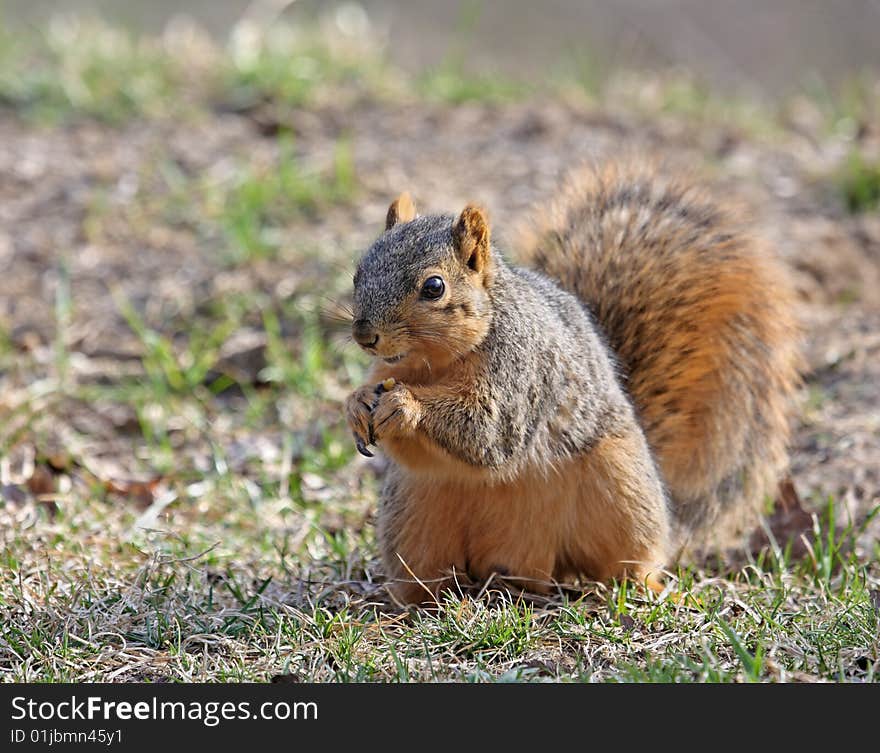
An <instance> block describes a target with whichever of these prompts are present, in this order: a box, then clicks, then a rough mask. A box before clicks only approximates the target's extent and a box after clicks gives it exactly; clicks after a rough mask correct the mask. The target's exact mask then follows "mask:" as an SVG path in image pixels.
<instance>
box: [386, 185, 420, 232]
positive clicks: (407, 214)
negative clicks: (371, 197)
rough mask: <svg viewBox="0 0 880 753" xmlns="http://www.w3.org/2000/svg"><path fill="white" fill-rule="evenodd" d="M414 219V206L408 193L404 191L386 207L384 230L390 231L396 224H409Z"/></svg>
mask: <svg viewBox="0 0 880 753" xmlns="http://www.w3.org/2000/svg"><path fill="white" fill-rule="evenodd" d="M415 218H416V205H415V204H413V201H412V197H411V196H410V195H409V192H408V191H404V192H403V193H402V194H400V196H398V197H397V198H396V199H395V200H394V201H392V202H391V206H390V207H388V214H387V215H385V229H386V230H391V228H393V227H394V226H395V225H396V224H397V223H398V222H409V221H410V220H414V219H415Z"/></svg>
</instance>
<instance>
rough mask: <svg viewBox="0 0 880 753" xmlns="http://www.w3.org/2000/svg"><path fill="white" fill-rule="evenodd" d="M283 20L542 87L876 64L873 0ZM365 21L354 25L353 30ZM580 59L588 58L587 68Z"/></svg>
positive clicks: (629, 2) (422, 3)
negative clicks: (549, 82)
mask: <svg viewBox="0 0 880 753" xmlns="http://www.w3.org/2000/svg"><path fill="white" fill-rule="evenodd" d="M265 5H266V6H273V7H274V9H276V10H275V12H279V13H280V12H283V14H284V17H285V18H288V19H291V20H295V19H297V18H303V17H311V18H314V17H315V16H316V15H317V14H319V13H326V12H328V11H329V12H332V11H333V8H337V7H343V8H346V7H347V8H348V12H349V14H350V15H351V16H352V17H353V18H358V17H359V16H360V15H361V14H362V13H364V14H366V18H368V19H369V21H370V22H371V23H372V24H373V25H374V26H375V27H376V29H378V30H381V31H380V34H379V37H380V38H381V39H382V40H383V43H384V45H385V47H386V50H387V53H388V56H389V58H390V59H391V60H392V61H393V62H394V63H395V64H396V65H400V66H402V67H405V68H415V69H416V70H423V69H425V68H428V67H431V66H436V65H438V64H440V63H442V62H443V61H444V60H445V59H446V57H447V55H448V54H449V52H450V49H451V48H453V47H454V46H456V45H459V44H461V42H462V35H463V34H467V35H469V39H468V40H467V42H468V44H467V49H466V53H467V55H466V57H467V67H468V68H469V69H472V70H474V71H476V70H485V69H486V68H489V69H490V70H494V71H496V72H499V73H506V74H509V75H516V76H520V77H524V78H526V79H528V80H536V81H540V80H542V79H543V78H544V76H545V75H546V73H547V72H548V71H551V70H553V69H554V68H559V67H562V68H564V67H566V66H570V65H572V64H577V63H578V58H581V57H582V56H584V55H588V56H589V58H590V62H591V63H593V64H596V65H599V66H601V68H602V69H603V70H605V71H609V70H613V69H618V68H627V69H632V68H636V69H643V68H648V69H656V68H658V67H673V66H674V67H682V68H688V69H691V70H693V71H695V72H697V73H698V74H699V75H700V76H701V77H704V78H705V79H706V80H707V81H710V82H712V83H713V84H715V85H719V86H724V87H727V88H731V87H733V88H736V89H742V88H746V89H748V90H751V91H752V92H753V93H763V94H765V95H767V96H776V95H781V94H787V93H791V92H792V91H795V90H797V89H799V88H800V87H802V86H804V85H805V84H808V83H810V81H811V79H812V80H813V81H814V82H815V81H821V82H823V83H824V84H826V85H830V86H834V85H836V84H839V83H840V82H841V81H842V80H845V79H846V78H848V77H850V76H852V74H853V73H854V72H857V71H862V70H864V69H870V68H873V69H874V70H876V69H877V68H878V66H880V45H878V43H877V38H878V32H880V3H878V2H877V0H843V2H833V3H832V2H824V1H823V0H774V1H773V2H762V1H761V0H741V1H740V2H730V0H614V2H603V1H602V0H545V1H544V2H541V3H535V2H529V1H528V0H506V1H504V2H497V1H496V2H491V1H489V0H486V1H484V2H479V0H455V1H452V2H432V0H410V1H407V0H365V1H364V2H361V3H360V4H358V5H353V4H351V3H335V2H327V1H326V0H325V1H324V2H321V0H297V1H296V2H285V0H280V1H279V2H274V3H266V4H265ZM3 6H4V7H5V8H6V13H5V16H6V19H7V21H8V22H9V23H10V24H13V25H17V26H28V25H30V26H31V27H34V26H39V25H40V24H41V23H43V22H44V21H45V20H46V19H47V18H48V17H50V16H51V15H52V14H53V13H57V12H59V11H64V12H74V13H89V14H92V15H98V16H100V17H102V18H105V19H107V20H108V21H111V22H113V23H117V24H124V25H125V26H127V27H129V28H132V29H136V30H139V31H148V32H153V33H156V32H158V31H160V30H161V29H162V28H164V26H165V24H167V22H168V21H169V20H170V19H171V18H173V17H175V16H179V15H181V14H186V15H188V16H190V17H191V18H192V19H194V20H195V21H197V22H198V23H199V24H200V25H202V26H204V28H205V29H207V30H209V31H210V32H211V33H212V34H214V35H216V36H218V37H225V36H226V35H227V34H228V33H229V30H230V29H231V27H232V26H233V25H234V24H235V23H236V22H237V21H238V20H239V19H240V18H241V16H242V14H243V13H244V12H245V11H246V10H247V9H248V7H249V6H250V7H253V4H252V3H249V2H246V1H245V0H183V1H182V2H175V1H174V0H156V1H155V2H147V1H146V0H144V1H143V2H137V1H135V2H114V1H113V0H103V1H100V0H61V1H59V0H55V1H54V2H53V1H52V0H33V1H28V0H5V2H4V3H3ZM357 22H358V21H355V23H357ZM581 62H582V61H581Z"/></svg>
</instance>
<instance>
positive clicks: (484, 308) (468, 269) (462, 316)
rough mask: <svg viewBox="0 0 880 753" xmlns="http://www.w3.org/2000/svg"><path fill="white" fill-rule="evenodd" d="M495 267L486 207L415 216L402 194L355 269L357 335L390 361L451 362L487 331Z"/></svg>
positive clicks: (432, 364)
mask: <svg viewBox="0 0 880 753" xmlns="http://www.w3.org/2000/svg"><path fill="white" fill-rule="evenodd" d="M493 267H494V260H493V258H492V251H491V247H490V235H489V223H488V220H487V218H486V213H485V212H484V211H483V210H482V209H480V208H479V207H476V206H473V205H468V206H467V207H465V209H464V211H462V213H461V214H460V215H459V216H458V217H452V216H449V215H429V216H424V217H417V216H416V211H415V207H414V206H413V203H412V200H411V199H410V197H409V194H406V193H404V194H402V195H401V196H400V197H399V198H398V199H396V200H395V201H394V202H393V203H392V204H391V206H390V207H389V208H388V216H387V219H386V224H385V232H384V233H383V234H382V236H381V237H380V238H379V239H378V240H377V241H376V242H375V243H373V245H372V246H371V247H370V248H369V250H368V251H367V252H366V253H365V254H364V256H363V258H362V259H361V260H360V263H359V264H358V267H357V272H356V273H355V275H354V323H353V325H352V332H353V335H354V339H355V341H356V342H357V343H358V344H359V345H360V346H361V347H362V348H363V349H364V350H366V351H367V352H368V353H370V354H371V355H373V356H376V357H378V358H381V359H383V360H384V361H385V362H386V363H388V364H396V363H400V364H401V365H404V366H409V367H412V368H419V367H420V366H427V367H428V369H429V370H431V369H434V367H435V366H441V365H443V364H448V363H450V362H452V361H453V360H455V359H456V358H458V357H460V356H463V355H465V354H466V353H468V352H470V351H471V350H473V349H474V348H475V347H476V346H477V345H479V344H480V342H482V340H483V338H484V337H485V336H486V333H487V331H488V329H489V322H490V321H491V300H490V297H489V291H488V288H489V285H490V283H491V280H492V272H493Z"/></svg>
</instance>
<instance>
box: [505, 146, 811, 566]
mask: <svg viewBox="0 0 880 753" xmlns="http://www.w3.org/2000/svg"><path fill="white" fill-rule="evenodd" d="M644 165H645V163H643V166H641V167H639V166H638V165H632V166H619V165H608V166H605V167H603V168H598V169H596V168H590V169H583V170H581V171H579V172H577V173H575V174H573V175H572V176H571V177H570V178H569V180H568V182H567V183H566V184H565V185H564V187H563V188H562V189H561V191H560V193H559V194H558V196H557V198H556V199H555V200H554V201H553V202H552V204H551V205H550V206H549V207H548V208H544V209H542V210H540V211H538V212H537V213H536V216H535V217H534V218H532V220H531V221H530V222H529V223H528V224H527V225H525V226H524V227H523V228H522V229H521V231H520V233H519V234H518V241H519V243H518V250H519V252H520V254H521V256H522V257H524V258H523V260H524V261H525V262H526V263H530V264H531V265H533V266H534V267H536V268H538V269H540V270H542V271H544V272H545V273H546V274H548V275H550V276H551V277H553V278H555V279H556V280H558V281H559V282H560V283H561V284H562V286H563V287H565V288H566V289H568V290H569V291H571V292H573V293H575V294H576V295H578V296H579V297H580V298H581V299H582V300H583V301H584V302H585V303H586V304H587V305H588V306H589V307H590V308H591V309H592V311H593V313H594V315H595V317H596V319H597V321H598V322H599V324H600V325H601V327H602V328H603V329H604V331H605V333H606V335H607V337H608V340H609V343H610V345H611V346H612V348H613V349H614V351H615V352H616V353H617V356H618V358H619V360H620V364H621V370H622V374H623V378H624V380H625V383H626V386H627V388H628V390H629V393H630V394H631V396H632V398H633V400H634V402H635V404H636V407H637V409H638V411H639V414H640V418H641V421H642V425H643V427H644V429H645V432H646V434H647V437H648V441H649V443H650V445H651V447H652V448H653V451H654V453H655V457H656V458H657V461H658V464H659V466H660V469H661V472H662V474H663V476H664V479H665V481H666V484H667V487H668V489H669V491H670V494H671V497H672V500H673V504H674V510H675V516H676V522H677V529H678V532H679V545H680V546H681V547H683V548H696V549H700V550H704V549H706V548H709V547H716V546H726V545H729V544H730V543H732V538H733V536H735V535H736V534H738V533H741V532H742V531H743V530H744V529H745V528H746V527H747V526H751V525H753V524H754V522H755V520H756V516H757V515H758V514H759V513H760V512H761V510H762V508H764V506H765V505H766V504H767V502H768V501H772V499H773V496H774V494H775V491H776V485H777V482H778V480H779V477H780V474H781V473H782V472H783V471H784V469H785V466H786V464H787V443H788V438H789V422H790V414H791V407H792V404H793V396H794V391H795V389H796V386H797V383H798V370H799V349H798V341H799V332H798V327H797V324H796V319H795V315H794V296H793V292H792V288H791V287H790V285H789V283H788V279H787V276H786V273H785V269H784V268H783V267H782V266H781V264H780V263H779V262H778V261H777V260H776V259H775V257H774V256H773V254H772V253H771V252H770V250H769V249H768V248H767V247H766V246H765V245H764V244H763V243H762V242H761V241H760V240H758V239H756V238H754V237H751V236H750V235H749V234H748V233H747V232H745V231H744V230H743V229H742V228H741V227H740V225H741V221H740V219H739V217H738V215H737V213H736V212H735V211H734V210H732V209H729V210H726V209H724V208H723V205H722V204H720V203H718V202H715V201H713V200H712V199H711V198H710V197H709V196H708V194H706V193H705V192H704V191H702V190H699V189H697V188H695V187H693V186H690V185H687V184H685V183H683V182H680V181H678V180H675V179H670V178H664V177H662V176H661V174H660V173H658V172H657V171H656V170H655V169H654V168H653V167H650V166H644Z"/></svg>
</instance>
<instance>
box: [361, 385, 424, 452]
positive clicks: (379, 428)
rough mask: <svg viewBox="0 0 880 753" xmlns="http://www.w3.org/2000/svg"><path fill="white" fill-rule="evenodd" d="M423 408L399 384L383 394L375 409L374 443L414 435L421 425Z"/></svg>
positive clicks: (410, 393) (379, 397)
mask: <svg viewBox="0 0 880 753" xmlns="http://www.w3.org/2000/svg"><path fill="white" fill-rule="evenodd" d="M420 417H421V406H420V404H419V402H418V400H416V398H415V397H414V396H413V394H412V392H410V391H409V389H407V388H406V387H405V386H404V385H402V384H400V383H399V382H398V383H397V384H395V385H394V386H393V387H392V388H391V389H390V390H388V391H387V392H382V393H381V394H380V395H379V396H378V399H377V400H376V404H375V405H374V407H373V416H372V418H373V423H372V428H373V441H375V442H379V441H381V440H382V439H383V437H400V436H407V435H409V434H412V433H413V432H414V431H415V430H416V427H417V426H418V424H419V419H420Z"/></svg>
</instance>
